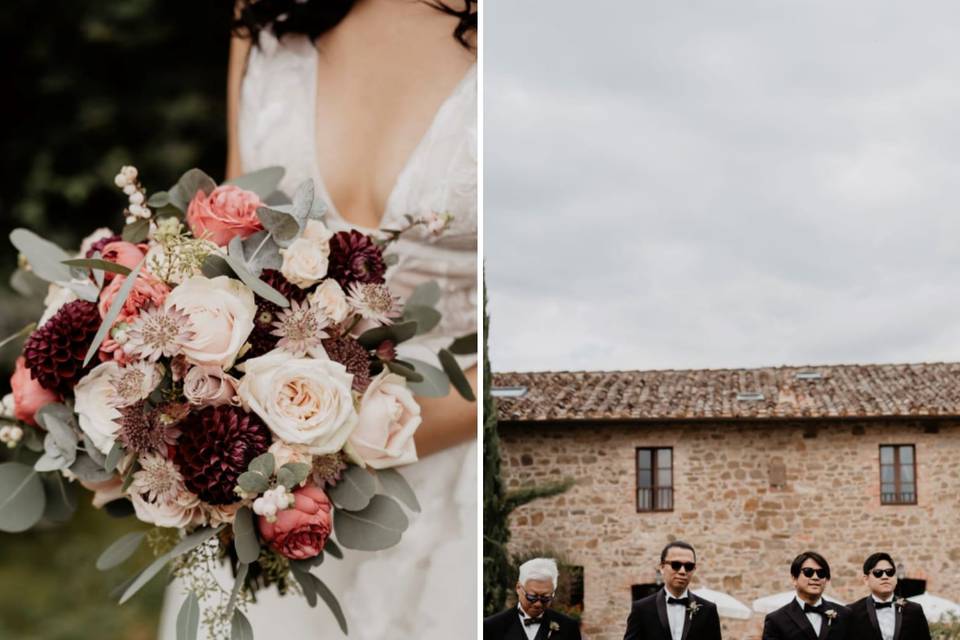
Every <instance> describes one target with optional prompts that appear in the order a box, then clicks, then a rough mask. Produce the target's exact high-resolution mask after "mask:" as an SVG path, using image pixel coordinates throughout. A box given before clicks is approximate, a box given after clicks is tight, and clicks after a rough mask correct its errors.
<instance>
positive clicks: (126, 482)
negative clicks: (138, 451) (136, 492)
mask: <svg viewBox="0 0 960 640" xmlns="http://www.w3.org/2000/svg"><path fill="white" fill-rule="evenodd" d="M139 470H140V462H139V461H137V459H136V458H134V460H133V464H131V465H130V468H129V469H127V473H126V475H124V476H123V485H122V486H121V487H120V491H122V492H126V490H127V489H128V488H130V485H131V484H133V474H135V473H136V472H137V471H139Z"/></svg>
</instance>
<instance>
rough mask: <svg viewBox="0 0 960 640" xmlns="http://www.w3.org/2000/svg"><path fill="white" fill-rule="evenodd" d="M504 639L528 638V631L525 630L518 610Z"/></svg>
mask: <svg viewBox="0 0 960 640" xmlns="http://www.w3.org/2000/svg"><path fill="white" fill-rule="evenodd" d="M504 640H527V633H526V632H525V631H524V630H523V622H522V621H521V620H520V614H519V613H518V612H516V611H515V612H514V616H513V624H512V625H510V626H509V627H508V628H507V635H506V638H504Z"/></svg>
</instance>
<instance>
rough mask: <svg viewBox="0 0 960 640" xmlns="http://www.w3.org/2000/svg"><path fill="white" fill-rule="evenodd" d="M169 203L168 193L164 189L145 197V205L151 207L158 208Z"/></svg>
mask: <svg viewBox="0 0 960 640" xmlns="http://www.w3.org/2000/svg"><path fill="white" fill-rule="evenodd" d="M168 204H170V194H169V193H167V192H166V191H156V192H154V193H153V195H151V196H150V197H149V198H147V206H148V207H150V208H152V209H160V208H161V207H165V206H167V205H168Z"/></svg>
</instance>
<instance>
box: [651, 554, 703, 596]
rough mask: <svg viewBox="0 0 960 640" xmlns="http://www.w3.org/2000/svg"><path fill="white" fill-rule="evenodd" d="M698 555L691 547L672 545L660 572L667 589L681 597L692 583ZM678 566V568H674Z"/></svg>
mask: <svg viewBox="0 0 960 640" xmlns="http://www.w3.org/2000/svg"><path fill="white" fill-rule="evenodd" d="M696 564H697V561H696V556H694V554H693V551H690V549H682V548H680V547H670V548H669V549H667V557H666V558H664V560H663V562H661V563H660V573H661V574H662V575H663V583H664V585H666V587H667V590H668V591H669V592H670V593H672V594H673V595H674V596H677V597H679V596H680V594H682V593H683V590H684V589H686V588H687V586H688V585H689V584H690V580H691V578H693V572H694V571H696ZM674 567H676V568H674Z"/></svg>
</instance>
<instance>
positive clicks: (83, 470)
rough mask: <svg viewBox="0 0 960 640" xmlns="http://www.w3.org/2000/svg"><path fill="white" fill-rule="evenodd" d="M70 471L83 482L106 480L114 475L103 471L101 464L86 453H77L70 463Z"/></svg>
mask: <svg viewBox="0 0 960 640" xmlns="http://www.w3.org/2000/svg"><path fill="white" fill-rule="evenodd" d="M70 472H71V473H72V474H73V475H75V476H77V477H78V478H79V479H80V480H83V481H84V482H106V481H108V480H112V479H113V477H114V474H112V473H110V472H109V471H104V469H103V465H101V464H98V463H97V462H96V461H94V459H93V458H91V457H90V456H89V454H86V453H80V454H78V455H77V459H76V460H75V461H74V463H73V464H72V465H70Z"/></svg>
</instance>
